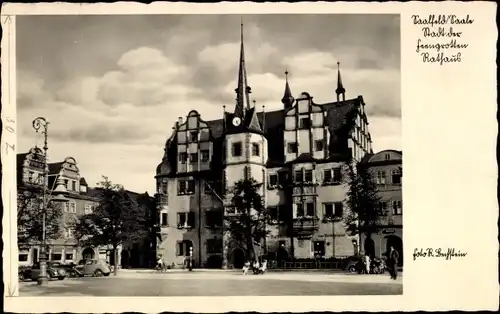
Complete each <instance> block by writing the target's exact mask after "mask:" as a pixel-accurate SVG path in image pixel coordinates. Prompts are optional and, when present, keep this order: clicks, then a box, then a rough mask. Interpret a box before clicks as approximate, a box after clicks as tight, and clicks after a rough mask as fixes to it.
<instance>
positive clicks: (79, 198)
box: [17, 147, 120, 265]
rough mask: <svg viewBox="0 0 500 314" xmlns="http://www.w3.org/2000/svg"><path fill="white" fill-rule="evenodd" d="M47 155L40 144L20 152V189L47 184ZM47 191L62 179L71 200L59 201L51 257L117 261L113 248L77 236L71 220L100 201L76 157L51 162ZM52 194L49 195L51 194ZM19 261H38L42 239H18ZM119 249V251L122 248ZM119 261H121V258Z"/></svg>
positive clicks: (66, 261) (63, 261) (26, 262)
mask: <svg viewBox="0 0 500 314" xmlns="http://www.w3.org/2000/svg"><path fill="white" fill-rule="evenodd" d="M44 158H45V157H44V155H43V152H42V151H41V149H40V148H38V147H34V148H32V149H31V150H30V151H29V152H28V153H24V154H18V155H17V173H18V177H17V186H18V193H19V192H20V191H22V190H23V188H24V187H26V186H27V185H41V184H44V179H43V173H44V169H43V167H44V165H45V163H44ZM47 167H48V168H47V171H48V180H47V182H46V183H45V184H46V185H47V191H49V192H48V194H50V191H53V190H54V189H55V188H56V184H59V183H58V182H62V183H63V184H64V186H65V189H66V191H67V195H65V197H66V198H67V199H68V202H65V203H63V204H60V205H58V206H63V208H62V217H61V218H60V230H61V232H60V234H61V236H60V237H59V238H58V239H51V240H48V241H47V244H48V247H49V250H48V252H47V253H48V255H47V257H48V260H49V261H57V262H62V263H71V262H73V263H78V261H79V260H81V259H94V258H96V259H103V260H107V261H108V262H110V264H111V265H114V264H115V263H114V257H113V254H112V251H111V248H108V247H82V246H80V245H79V244H78V241H77V240H76V239H75V238H74V236H73V232H72V229H71V223H72V222H73V221H74V220H75V219H76V218H77V217H79V216H82V215H84V214H89V213H91V212H92V211H93V210H94V208H95V207H96V206H97V205H98V204H99V197H98V193H97V191H96V189H93V188H90V187H89V186H88V184H87V182H86V181H85V178H84V177H83V176H81V175H80V170H79V168H78V164H77V162H76V160H75V159H74V158H73V157H67V158H65V159H64V161H62V162H56V163H48V164H47ZM50 197H51V196H49V198H50ZM18 246H19V264H20V265H32V264H33V263H35V262H37V261H39V258H40V244H39V243H18ZM119 253H120V252H119ZM118 265H120V261H118Z"/></svg>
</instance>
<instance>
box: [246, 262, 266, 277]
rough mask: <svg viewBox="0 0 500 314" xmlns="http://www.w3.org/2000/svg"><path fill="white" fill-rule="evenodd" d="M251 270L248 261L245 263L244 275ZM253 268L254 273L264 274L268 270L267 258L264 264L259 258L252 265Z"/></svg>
mask: <svg viewBox="0 0 500 314" xmlns="http://www.w3.org/2000/svg"><path fill="white" fill-rule="evenodd" d="M249 270H250V262H246V263H245V264H244V265H243V275H246V274H248V271H249ZM252 270H253V273H254V274H264V273H265V272H266V270H267V260H263V261H262V264H261V263H259V261H258V260H255V262H253V265H252Z"/></svg>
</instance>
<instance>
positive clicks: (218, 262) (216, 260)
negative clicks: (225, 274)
mask: <svg viewBox="0 0 500 314" xmlns="http://www.w3.org/2000/svg"><path fill="white" fill-rule="evenodd" d="M205 267H207V268H213V269H218V268H222V257H221V256H220V255H211V256H210V257H209V258H208V259H207V261H206V263H205Z"/></svg>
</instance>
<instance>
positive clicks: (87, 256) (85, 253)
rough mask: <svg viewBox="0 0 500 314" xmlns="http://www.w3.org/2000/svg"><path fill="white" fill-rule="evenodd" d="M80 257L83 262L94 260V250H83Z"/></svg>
mask: <svg viewBox="0 0 500 314" xmlns="http://www.w3.org/2000/svg"><path fill="white" fill-rule="evenodd" d="M82 257H83V259H84V260H89V259H94V258H95V251H94V249H93V248H91V247H88V248H85V249H84V250H83V252H82Z"/></svg>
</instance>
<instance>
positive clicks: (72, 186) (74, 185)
mask: <svg viewBox="0 0 500 314" xmlns="http://www.w3.org/2000/svg"><path fill="white" fill-rule="evenodd" d="M71 191H76V181H71Z"/></svg>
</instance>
